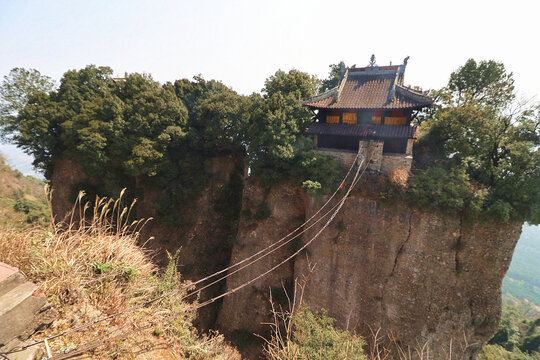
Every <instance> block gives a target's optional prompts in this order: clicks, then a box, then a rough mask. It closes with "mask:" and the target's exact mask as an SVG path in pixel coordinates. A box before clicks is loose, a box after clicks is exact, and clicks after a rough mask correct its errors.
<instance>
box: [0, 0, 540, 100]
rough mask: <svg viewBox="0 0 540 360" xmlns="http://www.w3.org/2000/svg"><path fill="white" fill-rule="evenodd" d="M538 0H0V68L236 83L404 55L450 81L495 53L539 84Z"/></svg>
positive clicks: (424, 73) (254, 87)
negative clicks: (102, 70)
mask: <svg viewBox="0 0 540 360" xmlns="http://www.w3.org/2000/svg"><path fill="white" fill-rule="evenodd" d="M539 14H540V6H539V5H538V1H534V0H532V1H531V0H529V1H523V0H514V1H497V0H491V1H477V0H468V1H461V0H458V1H433V0H431V1H415V0H401V1H393V0H387V1H369V2H366V1H329V0H326V1H307V0H306V1H294V0H289V1H270V0H266V1H256V0H250V1H205V0H203V1H200V0H198V1H134V0H129V1H114V0H105V1H101V0H92V1H74V0H69V1H67V0H66V1H54V0H52V1H24V0H17V1H15V0H13V1H8V0H0V53H1V57H0V74H1V75H5V74H6V73H7V72H8V71H9V70H10V69H11V68H13V67H16V66H22V67H32V68H36V69H38V70H40V71H41V72H42V73H45V74H48V75H50V76H53V77H55V78H59V77H60V76H61V75H62V73H63V72H64V71H66V70H67V69H72V68H81V67H83V66H85V65H87V64H90V63H92V64H97V65H108V66H111V67H112V68H113V69H114V70H115V72H116V73H117V74H123V73H124V72H125V71H127V72H135V71H139V72H142V71H144V72H148V73H151V74H152V75H153V76H154V78H155V79H157V80H159V81H167V80H174V79H178V78H182V77H192V76H193V75H196V74H203V75H204V77H206V78H215V79H218V80H222V81H223V82H224V83H225V84H227V85H229V86H232V87H233V88H234V89H235V90H236V91H238V92H240V93H244V94H246V93H251V92H253V91H259V90H260V89H261V88H262V86H263V82H264V79H265V78H267V77H268V76H269V75H271V74H272V73H274V72H275V71H276V70H277V69H280V68H281V69H283V70H288V69H290V68H297V69H299V70H303V71H307V72H309V73H312V74H316V75H318V76H319V77H325V76H326V75H327V73H328V65H329V64H330V63H335V62H338V61H339V60H344V61H345V62H346V63H347V64H348V65H352V64H357V65H358V66H363V65H366V64H367V62H368V60H369V57H370V55H371V54H372V53H375V55H376V56H377V61H378V63H379V64H380V65H383V64H387V63H388V62H390V61H392V62H393V63H401V61H402V60H403V58H404V57H405V56H410V57H411V59H410V62H409V67H408V70H407V74H406V82H407V83H410V84H413V85H419V86H421V87H423V88H425V89H427V88H437V87H441V86H442V85H444V84H445V82H446V81H447V79H448V75H449V74H450V72H451V71H453V70H455V69H456V68H457V67H459V66H460V65H462V64H463V63H464V62H465V61H466V60H467V59H468V58H470V57H473V58H475V59H479V60H480V59H495V60H498V61H502V62H503V63H504V64H505V65H506V66H507V68H508V69H509V70H510V71H513V72H514V74H515V78H516V82H517V87H518V89H519V90H520V91H522V92H523V93H524V94H526V95H527V96H532V95H537V94H539V93H540V86H539V85H538V84H539V83H540V71H539V70H538V61H539V58H540V49H539V46H538V38H539V36H540V27H539V24H538V23H539V21H538V16H539Z"/></svg>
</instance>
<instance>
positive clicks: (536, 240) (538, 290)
mask: <svg viewBox="0 0 540 360" xmlns="http://www.w3.org/2000/svg"><path fill="white" fill-rule="evenodd" d="M538 259H540V227H538V226H527V225H524V226H523V232H522V234H521V237H520V239H519V242H518V244H517V246H516V249H515V250H514V256H513V257H512V263H511V264H510V268H509V269H508V273H507V274H506V277H505V278H504V280H503V293H504V294H511V295H512V296H514V297H516V298H518V299H527V300H529V301H532V302H533V303H535V304H536V305H537V306H540V270H539V268H538Z"/></svg>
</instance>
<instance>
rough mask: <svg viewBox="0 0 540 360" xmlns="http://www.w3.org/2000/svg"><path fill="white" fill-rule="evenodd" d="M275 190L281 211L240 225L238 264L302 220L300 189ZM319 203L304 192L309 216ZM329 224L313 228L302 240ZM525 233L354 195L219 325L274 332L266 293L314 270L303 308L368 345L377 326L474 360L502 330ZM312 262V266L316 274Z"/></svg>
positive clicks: (228, 308) (252, 191)
mask: <svg viewBox="0 0 540 360" xmlns="http://www.w3.org/2000/svg"><path fill="white" fill-rule="evenodd" d="M280 192H281V194H280ZM295 193H296V194H295ZM271 194H272V197H269V199H270V201H269V203H270V202H271V203H272V208H273V210H274V211H276V210H280V209H281V210H280V213H278V214H279V215H278V216H277V217H275V218H270V219H268V220H266V221H263V222H256V223H253V222H246V221H241V222H240V226H239V237H238V238H239V242H238V244H236V245H235V247H234V249H233V261H235V260H239V259H242V258H244V257H247V256H249V255H251V254H252V253H254V252H256V251H257V250H260V249H261V248H263V247H264V246H267V245H269V244H270V243H271V242H272V241H275V240H277V239H279V237H280V236H281V235H283V234H285V233H286V232H287V230H291V229H294V226H293V224H292V223H290V219H291V218H292V217H299V216H301V215H302V209H301V208H300V207H299V205H300V204H302V201H299V198H295V196H302V195H301V194H300V193H299V192H298V191H296V192H295V191H294V190H293V189H292V188H291V187H277V188H275V189H274V190H272V192H271ZM244 197H245V199H251V198H257V199H258V198H260V197H262V195H261V190H260V189H257V188H255V187H254V185H250V186H249V189H246V190H245V192H244ZM322 200H323V202H324V201H325V200H326V198H323V199H322ZM321 203H322V202H320V201H316V200H315V199H314V198H312V197H309V196H307V197H306V198H305V208H304V214H305V217H306V218H309V217H310V216H311V215H312V214H313V213H314V212H315V211H317V210H318V208H319V206H320V204H321ZM273 216H275V215H273ZM287 217H288V218H289V220H287ZM322 224H323V222H321V224H319V225H317V226H315V227H313V228H312V229H310V230H309V231H307V232H306V234H305V235H304V237H303V241H307V240H308V239H310V238H311V237H312V236H313V235H314V234H315V233H316V232H317V231H318V230H319V229H320V227H321V226H322ZM277 230H279V231H277ZM520 231H521V223H517V222H511V223H508V224H493V223H479V222H477V223H473V224H467V223H465V222H463V221H461V219H460V218H459V217H451V216H448V215H444V214H441V213H438V212H423V211H420V210H416V209H411V208H410V207H408V206H407V205H405V204H404V203H396V204H387V203H381V202H378V201H376V200H372V199H367V198H364V197H362V196H361V195H358V194H356V195H352V196H351V197H350V198H349V199H348V200H347V201H346V203H345V205H344V206H343V208H342V210H341V212H340V214H338V216H337V217H336V218H335V220H334V221H333V223H332V224H331V226H330V227H329V228H328V229H326V230H325V231H324V232H323V233H322V234H321V235H320V237H319V238H318V239H316V240H315V242H313V243H312V244H311V245H310V246H309V247H308V249H307V250H308V251H307V253H306V254H303V256H300V257H298V258H297V259H295V262H294V269H289V270H286V269H281V270H279V271H278V272H276V273H274V274H272V275H271V277H269V278H268V279H265V280H261V281H259V282H258V283H256V284H254V285H253V286H252V287H250V288H249V289H247V290H241V291H239V292H238V293H236V294H234V295H232V296H231V297H228V298H226V300H225V301H224V303H223V308H222V310H221V313H220V316H219V319H220V323H219V327H220V328H222V329H223V330H224V331H225V332H226V333H227V332H230V331H233V330H235V329H249V331H251V332H255V333H259V334H264V332H265V331H268V328H267V327H266V328H265V327H264V326H262V325H260V324H261V323H263V322H267V321H269V320H270V319H269V317H268V313H269V308H268V306H269V305H268V299H267V297H265V296H263V295H261V294H264V292H265V291H266V292H268V288H269V287H273V286H278V285H279V284H280V283H281V282H291V281H292V280H293V279H302V278H303V276H305V275H308V274H309V282H308V283H307V286H306V287H305V292H304V295H303V301H304V304H305V305H307V306H309V307H310V308H312V309H315V310H319V309H326V310H328V313H329V315H330V316H332V317H333V318H335V319H336V320H337V324H338V325H339V326H341V327H344V328H349V329H351V330H355V331H357V332H359V333H361V334H363V335H365V336H366V338H368V339H369V338H370V334H371V330H370V329H375V330H377V329H380V330H381V334H392V335H393V336H394V337H395V339H397V340H399V342H400V343H401V344H402V345H403V346H409V347H411V348H412V349H415V348H418V347H420V346H424V345H425V347H424V351H427V352H428V353H429V357H426V355H424V356H425V357H424V359H426V358H428V359H443V358H444V359H446V358H447V355H448V354H449V353H450V351H452V354H453V358H455V359H474V358H475V357H476V355H477V353H478V351H479V350H480V347H481V345H483V344H484V343H485V342H486V341H487V340H489V338H490V337H491V336H492V335H493V333H494V332H495V331H496V329H497V325H498V322H499V317H500V310H501V301H500V287H501V283H502V279H503V277H504V275H505V273H506V270H507V269H508V266H509V264H510V260H511V256H512V252H513V249H514V246H515V244H516V242H517V240H518V238H519V235H520ZM282 233H283V234H282ZM287 254H290V250H289V253H281V254H279V255H277V256H275V257H273V259H271V260H270V259H269V260H266V261H265V262H264V263H260V264H259V265H257V267H254V268H251V270H250V273H249V274H247V273H246V274H245V275H243V276H234V277H232V278H231V279H230V280H229V281H228V283H227V288H228V289H231V288H233V287H234V286H236V285H238V284H240V283H241V282H243V281H246V280H247V279H248V278H250V277H251V276H254V275H255V274H259V273H261V272H263V271H264V270H266V269H268V268H270V266H271V265H272V264H274V263H276V262H277V261H279V260H280V259H282V258H284V257H285V256H286V255H287ZM308 264H310V265H311V266H313V265H315V269H314V270H313V271H312V272H311V273H310V272H309V271H308ZM450 346H452V350H450Z"/></svg>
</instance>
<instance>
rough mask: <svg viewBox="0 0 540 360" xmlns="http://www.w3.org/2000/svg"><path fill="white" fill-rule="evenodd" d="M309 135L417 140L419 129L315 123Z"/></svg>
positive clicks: (402, 126)
mask: <svg viewBox="0 0 540 360" xmlns="http://www.w3.org/2000/svg"><path fill="white" fill-rule="evenodd" d="M307 133H308V134H317V135H345V136H359V137H365V138H374V139H377V138H389V137H394V138H396V137H398V138H407V139H416V136H417V127H416V126H410V125H377V124H364V125H358V124H356V125H352V124H326V123H313V124H312V125H311V126H310V127H309V129H308V131H307Z"/></svg>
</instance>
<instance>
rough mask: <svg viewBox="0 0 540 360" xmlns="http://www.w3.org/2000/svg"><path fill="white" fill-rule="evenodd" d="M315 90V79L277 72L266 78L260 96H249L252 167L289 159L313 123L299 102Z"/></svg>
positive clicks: (310, 115) (305, 75)
mask: <svg viewBox="0 0 540 360" xmlns="http://www.w3.org/2000/svg"><path fill="white" fill-rule="evenodd" d="M316 91H317V79H316V78H315V77H313V76H310V75H308V74H307V73H304V72H300V71H298V70H291V71H289V72H288V73H286V72H284V71H281V70H279V71H277V72H276V73H275V74H274V75H272V76H271V77H270V78H268V79H267V80H266V82H265V87H264V88H263V95H262V96H259V95H253V96H252V97H251V103H252V105H251V109H250V112H251V113H252V120H251V124H250V127H249V129H248V136H249V139H250V143H249V144H248V149H247V150H248V157H249V159H250V163H251V164H252V165H254V166H257V165H263V166H264V165H265V164H267V163H271V162H273V161H278V160H286V159H292V158H293V156H294V149H293V147H294V143H295V142H296V140H297V137H298V135H300V134H302V133H304V132H305V130H306V129H307V127H308V126H309V125H310V124H311V122H312V116H313V114H312V113H311V111H310V110H309V109H307V108H306V107H305V106H303V105H302V101H303V100H305V99H307V98H309V97H311V96H313V95H314V94H315V93H316Z"/></svg>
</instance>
